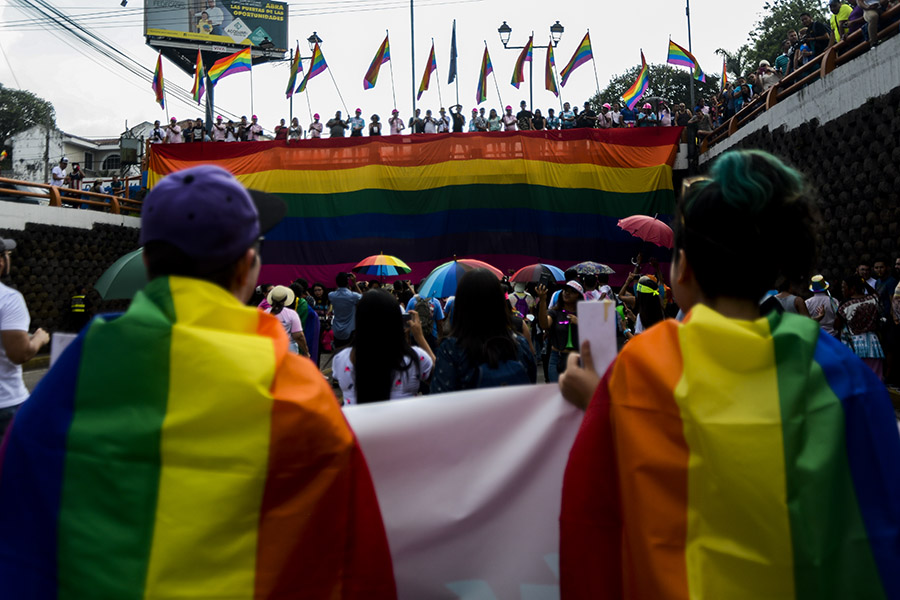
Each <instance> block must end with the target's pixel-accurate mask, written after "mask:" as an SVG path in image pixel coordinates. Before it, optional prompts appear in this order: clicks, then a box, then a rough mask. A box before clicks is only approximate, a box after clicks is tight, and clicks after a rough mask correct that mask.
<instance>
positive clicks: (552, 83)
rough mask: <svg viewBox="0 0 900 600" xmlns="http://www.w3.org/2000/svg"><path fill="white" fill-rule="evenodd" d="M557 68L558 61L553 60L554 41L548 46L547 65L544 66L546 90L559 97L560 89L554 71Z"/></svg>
mask: <svg viewBox="0 0 900 600" xmlns="http://www.w3.org/2000/svg"><path fill="white" fill-rule="evenodd" d="M555 68H556V59H555V58H553V40H551V41H550V43H548V44H547V63H546V64H545V65H544V89H546V90H547V91H548V92H551V93H552V94H553V95H554V96H557V97H558V96H559V87H557V85H556V76H555V74H554V73H553V69H555Z"/></svg>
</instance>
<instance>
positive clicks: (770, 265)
mask: <svg viewBox="0 0 900 600" xmlns="http://www.w3.org/2000/svg"><path fill="white" fill-rule="evenodd" d="M816 225H817V218H816V214H815V212H814V210H813V207H812V203H811V202H810V199H809V192H808V188H807V186H806V183H805V180H804V179H803V176H802V175H801V174H800V173H799V172H798V171H796V170H794V169H793V168H791V167H789V166H786V165H785V164H784V162H783V161H782V160H781V159H778V158H776V157H774V156H772V155H771V154H768V153H766V152H762V151H760V150H740V151H732V152H726V153H725V154H723V155H722V156H721V157H720V158H719V159H718V160H717V161H716V162H715V164H714V165H713V167H712V169H711V170H710V177H709V178H707V179H704V180H702V181H699V182H696V183H694V184H693V185H691V186H690V187H689V188H688V189H687V191H686V192H685V194H684V196H683V197H682V198H681V200H680V202H679V205H678V210H677V214H676V218H675V223H674V231H675V253H676V254H675V260H678V251H679V250H684V253H685V256H686V257H687V260H688V261H689V262H690V265H691V267H692V269H693V271H694V274H695V276H696V278H697V283H698V285H699V286H700V289H701V290H702V291H703V293H704V294H705V295H706V296H707V297H708V298H718V297H723V296H724V297H733V298H743V299H752V300H754V301H757V300H759V298H761V297H762V295H763V294H764V293H765V292H766V290H770V289H772V287H773V286H774V284H775V282H776V280H778V278H779V277H782V276H783V277H786V278H788V279H790V280H805V279H806V277H807V276H808V275H809V273H810V271H811V270H812V267H813V265H814V264H815V262H816V241H815V228H816ZM725 273H733V274H734V276H731V277H727V276H724V274H725Z"/></svg>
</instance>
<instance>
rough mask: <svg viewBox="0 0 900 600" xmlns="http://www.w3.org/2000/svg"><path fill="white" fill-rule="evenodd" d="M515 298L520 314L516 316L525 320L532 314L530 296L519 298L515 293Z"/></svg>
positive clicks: (517, 310)
mask: <svg viewBox="0 0 900 600" xmlns="http://www.w3.org/2000/svg"><path fill="white" fill-rule="evenodd" d="M513 296H515V298H516V306H515V311H516V313H518V314H517V315H516V316H517V317H522V318H523V319H524V318H525V316H526V315H528V314H530V313H531V309H530V308H529V307H528V301H527V298H528V296H525V295H522V296H521V297H519V295H518V294H516V293H513Z"/></svg>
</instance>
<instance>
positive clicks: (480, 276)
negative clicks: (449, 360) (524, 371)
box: [450, 269, 517, 368]
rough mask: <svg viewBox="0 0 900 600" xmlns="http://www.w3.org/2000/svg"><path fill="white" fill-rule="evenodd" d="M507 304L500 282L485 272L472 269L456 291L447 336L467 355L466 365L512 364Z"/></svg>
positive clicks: (511, 339)
mask: <svg viewBox="0 0 900 600" xmlns="http://www.w3.org/2000/svg"><path fill="white" fill-rule="evenodd" d="M507 304H509V303H508V302H507V301H506V298H505V297H504V296H503V291H502V288H501V287H500V280H499V279H497V277H496V276H495V275H494V274H493V273H491V272H490V271H488V270H487V269H473V270H471V271H469V272H468V273H466V274H465V275H463V276H462V278H460V280H459V284H458V285H457V287H456V300H455V301H454V303H453V323H452V326H451V329H450V335H451V336H452V337H455V338H456V340H457V343H458V344H459V346H460V347H461V348H462V349H463V351H464V352H465V353H466V356H467V358H468V360H469V363H470V364H472V365H480V364H482V363H488V365H490V367H491V368H497V366H498V365H499V364H500V362H501V361H503V360H515V358H516V356H517V351H516V343H515V341H514V339H513V337H512V327H511V324H510V320H509V312H508V311H507V310H506V306H505V305H507Z"/></svg>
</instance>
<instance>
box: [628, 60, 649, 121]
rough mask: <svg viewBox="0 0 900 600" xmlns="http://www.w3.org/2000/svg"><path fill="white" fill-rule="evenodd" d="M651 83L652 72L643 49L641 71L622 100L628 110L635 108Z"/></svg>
mask: <svg viewBox="0 0 900 600" xmlns="http://www.w3.org/2000/svg"><path fill="white" fill-rule="evenodd" d="M649 85H650V74H649V72H648V69H647V61H646V60H645V59H644V51H643V50H641V71H640V72H639V73H638V76H637V80H636V81H635V82H634V84H633V85H632V86H631V87H630V88H628V90H627V91H626V92H625V93H624V94H622V100H624V101H625V105H626V106H627V107H628V110H634V107H635V105H637V103H638V100H640V99H641V96H643V95H644V92H646V91H647V87H648V86H649Z"/></svg>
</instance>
